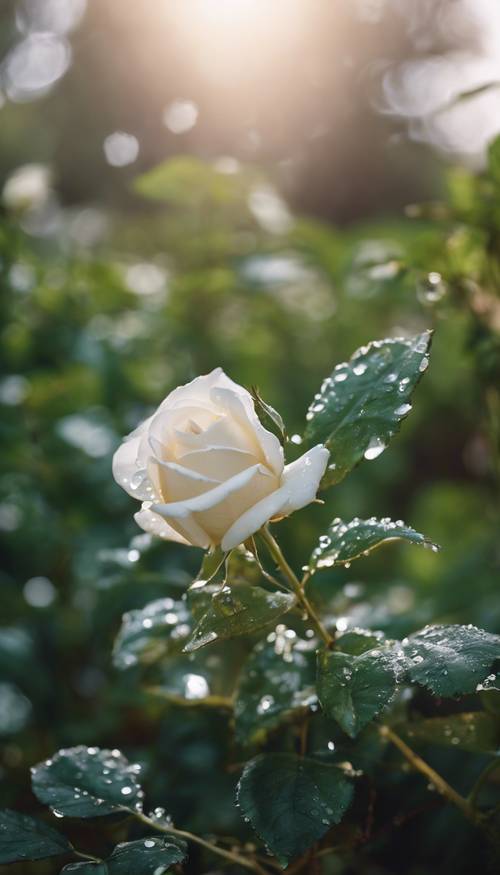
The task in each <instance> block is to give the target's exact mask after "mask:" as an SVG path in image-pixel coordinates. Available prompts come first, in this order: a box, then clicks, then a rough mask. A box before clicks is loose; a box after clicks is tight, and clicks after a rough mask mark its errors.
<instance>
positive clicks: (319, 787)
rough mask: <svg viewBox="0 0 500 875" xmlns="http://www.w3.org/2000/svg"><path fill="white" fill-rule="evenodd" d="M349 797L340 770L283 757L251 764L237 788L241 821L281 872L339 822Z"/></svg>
mask: <svg viewBox="0 0 500 875" xmlns="http://www.w3.org/2000/svg"><path fill="white" fill-rule="evenodd" d="M351 798H352V786H351V785H350V784H349V782H348V781H347V779H346V778H345V775H344V773H343V772H342V771H341V770H340V769H339V768H337V767H336V766H331V765H326V764H325V763H322V762H318V761H316V760H312V759H307V758H304V757H299V756H295V755H294V754H288V753H276V754H262V755H261V756H258V757H255V759H253V760H250V762H249V763H247V764H246V766H245V768H244V770H243V774H242V776H241V779H240V781H239V784H238V803H239V805H240V808H241V812H242V815H243V817H245V818H248V820H249V821H250V823H251V824H252V826H253V828H254V830H255V831H256V833H257V834H258V835H259V836H260V837H261V839H262V840H263V841H264V842H265V844H266V845H267V847H268V848H269V849H270V850H271V851H272V852H273V854H275V856H276V857H277V859H278V861H279V863H280V864H281V865H282V866H283V868H285V867H286V865H287V864H288V863H289V862H290V860H293V859H294V858H295V857H298V856H300V854H303V853H304V851H306V850H307V849H308V848H310V847H311V845H313V844H314V842H316V841H317V840H318V839H320V838H321V836H323V835H324V834H325V832H327V830H328V829H329V827H330V826H332V824H334V823H339V822H340V820H341V819H342V817H343V815H344V812H345V811H346V809H347V807H348V805H349V803H350V801H351Z"/></svg>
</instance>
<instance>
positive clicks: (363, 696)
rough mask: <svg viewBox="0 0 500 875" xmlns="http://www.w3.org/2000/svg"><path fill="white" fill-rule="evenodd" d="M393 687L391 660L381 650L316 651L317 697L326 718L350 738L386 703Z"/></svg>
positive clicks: (390, 696)
mask: <svg viewBox="0 0 500 875" xmlns="http://www.w3.org/2000/svg"><path fill="white" fill-rule="evenodd" d="M395 689H396V669H395V659H394V657H393V656H392V654H389V653H388V652H386V651H384V650H368V651H366V652H365V653H362V654H361V655H360V656H353V655H351V654H348V653H340V652H338V651H335V652H333V653H332V652H329V651H320V653H319V654H318V697H319V701H320V703H321V707H322V709H323V711H324V713H325V714H326V716H327V717H331V718H333V719H334V720H336V721H337V723H339V725H340V726H341V727H342V729H343V730H344V732H347V734H348V735H350V736H351V738H354V737H355V736H356V735H357V734H358V732H359V731H360V729H362V728H363V727H364V726H366V724H367V723H369V722H370V720H373V718H374V717H375V716H376V715H377V714H378V713H379V712H380V711H381V710H382V709H383V708H384V707H385V706H386V705H387V704H388V703H389V702H390V700H391V698H392V696H393V695H394V692H395Z"/></svg>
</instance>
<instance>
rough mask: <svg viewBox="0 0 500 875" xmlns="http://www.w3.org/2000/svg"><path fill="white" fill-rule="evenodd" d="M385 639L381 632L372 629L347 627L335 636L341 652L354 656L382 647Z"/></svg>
mask: <svg viewBox="0 0 500 875" xmlns="http://www.w3.org/2000/svg"><path fill="white" fill-rule="evenodd" d="M386 641H387V639H386V637H385V635H384V633H383V632H380V631H378V630H375V631H374V630H373V629H358V628H355V629H349V630H348V631H347V632H343V633H342V634H341V635H338V636H337V646H338V649H339V650H340V651H341V652H342V653H352V654H353V655H354V656H359V655H360V654H361V653H365V652H366V651H367V650H373V649H374V648H376V647H382V646H383V645H384V644H385V643H386Z"/></svg>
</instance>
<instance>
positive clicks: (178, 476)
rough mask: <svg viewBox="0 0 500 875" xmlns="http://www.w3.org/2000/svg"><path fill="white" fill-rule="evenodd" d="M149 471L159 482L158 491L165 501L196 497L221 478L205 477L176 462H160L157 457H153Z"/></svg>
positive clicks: (156, 482) (156, 481)
mask: <svg viewBox="0 0 500 875" xmlns="http://www.w3.org/2000/svg"><path fill="white" fill-rule="evenodd" d="M149 471H150V476H151V480H152V481H153V483H155V484H157V491H158V493H159V495H160V496H161V498H162V499H163V501H165V502H168V501H185V500H186V499H187V498H194V497H195V496H196V495H202V494H203V493H204V492H208V490H209V489H213V488H214V486H218V485H219V483H220V481H219V480H213V479H212V478H210V477H205V476H204V475H203V474H199V473H198V472H197V471H191V469H190V468H184V467H183V465H178V464H177V463H176V462H159V461H158V460H157V459H151V461H150V464H149Z"/></svg>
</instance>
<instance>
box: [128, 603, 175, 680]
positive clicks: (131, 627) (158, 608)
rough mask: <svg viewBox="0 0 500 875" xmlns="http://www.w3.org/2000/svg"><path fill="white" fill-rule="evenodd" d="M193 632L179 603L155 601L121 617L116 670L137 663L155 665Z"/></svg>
mask: <svg viewBox="0 0 500 875" xmlns="http://www.w3.org/2000/svg"><path fill="white" fill-rule="evenodd" d="M191 628H192V616H191V613H190V612H189V611H188V610H187V608H186V605H185V603H184V602H182V601H174V600H173V599H171V598H165V599H156V601H154V602H151V603H150V604H148V605H146V607H144V608H140V609H138V610H135V611H130V612H129V613H127V614H124V615H123V619H122V627H121V629H120V632H119V633H118V636H117V638H116V641H115V645H114V648H113V662H114V664H115V665H116V667H117V668H122V669H124V668H130V667H131V666H133V665H136V664H137V663H138V662H143V663H148V662H156V661H157V660H158V659H160V658H161V657H162V656H165V655H167V654H168V653H170V652H174V653H175V652H176V651H178V650H180V649H181V648H182V645H183V643H184V642H185V640H186V638H187V637H188V636H189V634H190V632H191Z"/></svg>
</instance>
